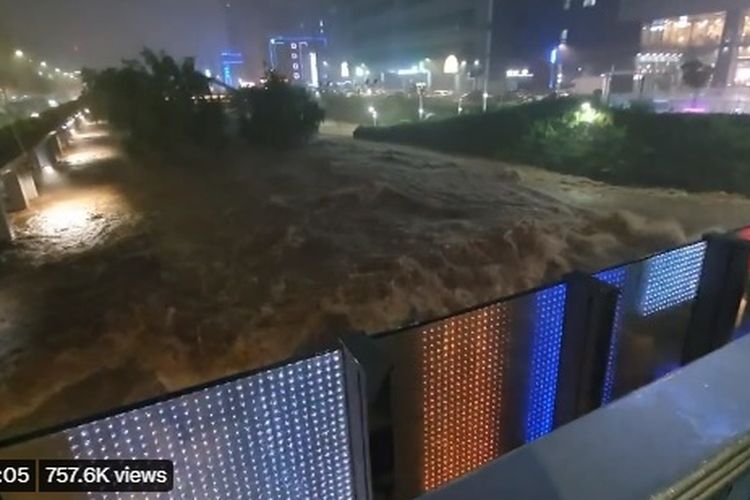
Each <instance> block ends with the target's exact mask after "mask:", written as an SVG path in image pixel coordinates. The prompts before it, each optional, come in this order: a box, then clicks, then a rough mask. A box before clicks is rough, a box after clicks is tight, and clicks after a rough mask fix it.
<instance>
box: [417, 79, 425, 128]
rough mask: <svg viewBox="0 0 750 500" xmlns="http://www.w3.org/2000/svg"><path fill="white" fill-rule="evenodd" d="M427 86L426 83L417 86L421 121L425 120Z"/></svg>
mask: <svg viewBox="0 0 750 500" xmlns="http://www.w3.org/2000/svg"><path fill="white" fill-rule="evenodd" d="M426 91H427V86H426V85H425V84H424V83H418V84H417V98H418V99H419V110H418V111H419V121H422V120H424V94H425V92H426Z"/></svg>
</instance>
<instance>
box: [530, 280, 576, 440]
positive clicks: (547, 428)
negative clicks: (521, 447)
mask: <svg viewBox="0 0 750 500" xmlns="http://www.w3.org/2000/svg"><path fill="white" fill-rule="evenodd" d="M566 295H567V286H566V285H557V286H554V287H552V288H548V289H546V290H542V291H541V292H538V293H537V294H536V298H535V307H536V310H535V317H534V337H533V340H532V351H531V368H530V370H529V400H528V407H527V413H526V442H527V443H528V442H531V441H533V440H535V439H538V438H540V437H542V436H544V435H545V434H548V433H549V432H551V431H552V426H553V422H554V418H555V400H556V398H557V377H558V371H559V368H560V349H561V347H562V336H563V329H564V325H565V298H566Z"/></svg>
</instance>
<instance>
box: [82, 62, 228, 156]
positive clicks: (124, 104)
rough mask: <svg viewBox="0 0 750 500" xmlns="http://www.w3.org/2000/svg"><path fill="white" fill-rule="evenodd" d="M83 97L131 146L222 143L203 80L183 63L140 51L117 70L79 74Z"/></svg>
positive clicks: (217, 114) (217, 111)
mask: <svg viewBox="0 0 750 500" xmlns="http://www.w3.org/2000/svg"><path fill="white" fill-rule="evenodd" d="M82 77H83V81H84V84H85V88H86V98H87V99H88V101H89V103H90V106H91V107H92V108H93V109H94V111H95V113H96V114H97V115H99V116H100V117H102V118H106V119H107V120H109V122H110V123H111V124H112V125H113V126H114V127H116V128H118V129H121V130H123V131H125V132H127V133H128V134H129V135H130V140H131V144H133V145H136V146H138V147H147V148H151V149H157V150H175V149H180V148H186V147H188V146H190V145H192V144H196V145H199V146H204V147H210V148H215V147H219V146H221V145H222V144H223V142H224V113H223V109H222V106H221V104H220V103H219V102H214V101H213V100H210V99H207V96H208V95H209V94H210V92H211V91H210V87H209V81H208V78H206V77H205V76H204V75H202V74H201V73H199V72H198V71H196V69H195V62H194V60H193V59H191V58H188V59H184V60H182V61H179V62H178V61H176V60H175V59H174V58H172V57H171V56H169V55H167V54H165V53H164V52H159V53H155V52H153V51H151V50H148V49H146V50H144V51H143V52H141V58H140V59H133V60H126V61H123V64H122V66H121V67H118V68H108V69H105V70H103V71H100V72H97V71H93V70H84V71H83V72H82Z"/></svg>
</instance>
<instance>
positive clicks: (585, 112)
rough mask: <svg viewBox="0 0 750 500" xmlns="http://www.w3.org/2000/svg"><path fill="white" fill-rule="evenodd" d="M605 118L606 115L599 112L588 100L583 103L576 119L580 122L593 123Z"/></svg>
mask: <svg viewBox="0 0 750 500" xmlns="http://www.w3.org/2000/svg"><path fill="white" fill-rule="evenodd" d="M603 118H604V115H603V114H601V113H599V111H597V110H596V108H594V107H593V106H592V105H591V103H590V102H588V101H587V102H584V103H582V104H581V108H580V110H579V111H578V112H577V113H576V120H577V121H578V122H579V123H586V124H592V123H594V122H597V121H601V120H602V119H603Z"/></svg>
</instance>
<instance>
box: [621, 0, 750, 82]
mask: <svg viewBox="0 0 750 500" xmlns="http://www.w3.org/2000/svg"><path fill="white" fill-rule="evenodd" d="M620 13H621V17H622V19H624V20H631V21H637V22H639V23H640V26H641V31H640V34H641V36H640V45H641V48H640V53H639V54H638V56H637V59H636V65H637V67H638V71H639V72H640V73H642V74H644V75H651V78H652V79H659V82H660V84H661V86H662V87H664V88H666V87H668V86H670V85H674V84H675V83H678V81H679V73H680V67H681V65H682V64H683V63H684V62H686V61H687V60H692V59H698V60H700V61H702V62H704V63H705V64H709V65H712V66H714V72H713V80H712V85H713V86H714V87H726V86H732V85H744V86H747V85H750V0H681V1H679V2H677V1H673V0H622V6H621V12H620Z"/></svg>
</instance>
